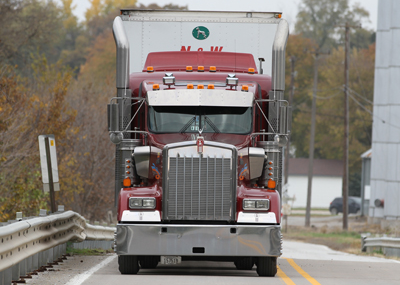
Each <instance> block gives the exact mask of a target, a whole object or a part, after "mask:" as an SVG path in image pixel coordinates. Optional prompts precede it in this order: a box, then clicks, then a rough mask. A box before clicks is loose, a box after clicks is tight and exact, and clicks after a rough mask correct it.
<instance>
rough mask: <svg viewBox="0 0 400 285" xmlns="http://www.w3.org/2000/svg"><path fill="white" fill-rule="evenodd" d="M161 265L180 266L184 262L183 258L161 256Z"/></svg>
mask: <svg viewBox="0 0 400 285" xmlns="http://www.w3.org/2000/svg"><path fill="white" fill-rule="evenodd" d="M160 259H161V264H178V263H181V262H182V257H181V256H161V258H160Z"/></svg>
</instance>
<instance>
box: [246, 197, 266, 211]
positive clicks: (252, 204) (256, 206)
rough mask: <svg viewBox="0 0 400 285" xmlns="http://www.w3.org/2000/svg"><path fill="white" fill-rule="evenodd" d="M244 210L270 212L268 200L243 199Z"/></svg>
mask: <svg viewBox="0 0 400 285" xmlns="http://www.w3.org/2000/svg"><path fill="white" fill-rule="evenodd" d="M243 210H258V211H267V210H269V200H268V199H243Z"/></svg>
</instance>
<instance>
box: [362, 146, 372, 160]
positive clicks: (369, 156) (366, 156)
mask: <svg viewBox="0 0 400 285" xmlns="http://www.w3.org/2000/svg"><path fill="white" fill-rule="evenodd" d="M371 157H372V148H370V149H369V150H367V151H366V152H364V153H363V154H362V155H361V158H371Z"/></svg>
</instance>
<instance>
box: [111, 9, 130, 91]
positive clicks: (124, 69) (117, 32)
mask: <svg viewBox="0 0 400 285" xmlns="http://www.w3.org/2000/svg"><path fill="white" fill-rule="evenodd" d="M113 35H114V40H115V45H116V48H117V66H116V69H117V78H116V85H117V97H130V95H131V92H130V90H129V41H128V37H127V36H126V33H125V28H124V25H123V23H122V19H121V17H119V16H118V17H116V18H115V19H114V23H113ZM128 90H129V92H128Z"/></svg>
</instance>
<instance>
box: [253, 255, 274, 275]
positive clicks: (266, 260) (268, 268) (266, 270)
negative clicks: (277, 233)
mask: <svg viewBox="0 0 400 285" xmlns="http://www.w3.org/2000/svg"><path fill="white" fill-rule="evenodd" d="M276 272H277V267H276V257H259V258H258V262H257V273H258V276H267V277H274V276H275V274H276Z"/></svg>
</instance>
